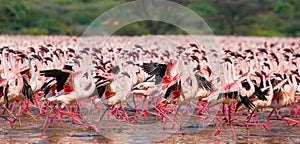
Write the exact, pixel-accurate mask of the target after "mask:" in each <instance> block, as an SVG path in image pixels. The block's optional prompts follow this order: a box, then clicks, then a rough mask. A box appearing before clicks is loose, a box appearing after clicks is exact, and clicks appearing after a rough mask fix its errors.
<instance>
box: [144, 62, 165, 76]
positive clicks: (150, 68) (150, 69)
mask: <svg viewBox="0 0 300 144" xmlns="http://www.w3.org/2000/svg"><path fill="white" fill-rule="evenodd" d="M141 67H142V69H143V70H144V71H145V72H146V73H148V74H149V75H155V76H159V77H164V75H165V73H166V70H167V65H165V64H160V63H143V65H142V66H141Z"/></svg>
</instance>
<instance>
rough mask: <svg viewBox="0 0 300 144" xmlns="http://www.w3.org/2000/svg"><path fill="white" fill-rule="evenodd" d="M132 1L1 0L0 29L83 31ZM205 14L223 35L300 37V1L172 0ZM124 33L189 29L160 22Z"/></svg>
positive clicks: (140, 24)
mask: <svg viewBox="0 0 300 144" xmlns="http://www.w3.org/2000/svg"><path fill="white" fill-rule="evenodd" d="M126 1H129V0H50V1H41V0H0V3H1V5H0V33H2V34H3V33H9V34H31V35H41V34H55V35H57V34H61V35H81V33H82V32H83V31H84V29H85V28H86V27H87V26H88V25H89V24H90V23H91V22H92V21H93V20H94V19H95V18H96V17H97V16H99V15H100V14H102V13H103V12H105V11H106V10H108V9H110V8H112V7H114V6H117V5H119V4H122V3H124V2H126ZM172 1H174V2H177V3H180V4H183V5H185V6H187V7H189V8H191V9H192V10H193V11H195V12H196V13H197V14H199V15H200V16H201V17H202V18H203V19H204V20H205V21H206V22H207V23H208V24H209V25H210V26H211V27H212V29H213V31H214V32H215V33H216V34H219V35H255V36H293V37H299V36H300V10H299V8H300V7H299V5H300V1H299V0H172ZM116 34H119V35H141V34H185V32H184V31H182V30H181V29H179V28H176V27H175V26H173V25H170V24H166V23H163V22H157V21H144V22H137V23H133V24H130V25H127V26H125V27H123V28H122V29H120V30H118V31H117V32H116Z"/></svg>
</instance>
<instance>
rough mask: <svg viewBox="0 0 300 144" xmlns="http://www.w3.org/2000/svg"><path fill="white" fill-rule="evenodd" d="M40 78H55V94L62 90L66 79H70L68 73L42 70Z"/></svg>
mask: <svg viewBox="0 0 300 144" xmlns="http://www.w3.org/2000/svg"><path fill="white" fill-rule="evenodd" d="M40 73H41V75H42V76H45V77H55V78H56V83H57V88H56V90H57V92H59V91H61V90H63V89H64V85H65V83H66V81H67V80H68V78H69V77H70V73H69V72H64V71H61V70H57V69H53V70H43V71H41V72H40Z"/></svg>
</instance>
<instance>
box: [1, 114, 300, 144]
mask: <svg viewBox="0 0 300 144" xmlns="http://www.w3.org/2000/svg"><path fill="white" fill-rule="evenodd" d="M268 112H269V111H265V112H260V113H258V115H259V117H263V116H266V115H267V114H268ZM284 114H285V113H282V115H283V116H284ZM43 122H44V117H40V118H38V119H37V121H35V120H33V119H32V118H31V117H27V116H22V117H21V118H20V121H16V122H15V125H14V127H13V128H10V126H9V123H8V122H7V121H4V120H1V123H0V125H1V126H0V135H1V136H0V140H1V142H2V143H38V144H43V143H124V142H126V143H236V142H238V143H300V128H298V127H295V126H294V127H291V126H288V125H287V124H286V123H285V122H284V121H279V120H274V121H271V131H270V132H266V131H265V130H264V129H263V127H250V132H251V135H250V136H249V137H248V135H247V129H246V127H245V126H244V125H242V124H237V123H234V128H235V132H236V133H237V139H236V140H234V139H233V137H232V133H231V130H230V128H229V126H227V125H224V126H221V130H222V131H221V133H220V134H219V135H218V136H214V134H215V132H216V128H215V126H214V125H213V124H210V125H208V126H207V127H205V128H204V129H202V128H200V127H199V126H197V123H199V119H196V118H191V119H190V120H189V123H188V124H186V125H185V126H183V130H180V131H177V132H174V131H171V132H170V131H168V130H166V129H165V130H164V129H162V123H161V122H159V121H157V120H156V119H155V118H153V117H152V118H151V116H150V117H148V118H145V119H144V120H143V121H140V122H139V123H136V124H134V125H133V126H134V127H135V128H136V129H137V130H134V129H133V128H131V127H130V126H129V125H128V124H126V123H124V122H120V121H119V120H114V119H111V120H110V121H109V122H107V121H106V122H103V123H101V126H100V133H96V132H94V131H93V130H86V129H85V128H84V127H81V126H78V125H74V124H72V122H71V119H70V118H68V117H64V118H63V122H62V123H61V122H59V121H54V122H53V123H52V124H51V125H50V127H49V129H48V130H47V132H46V133H45V135H44V136H43V137H41V132H42V125H43Z"/></svg>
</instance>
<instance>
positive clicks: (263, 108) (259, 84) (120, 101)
mask: <svg viewBox="0 0 300 144" xmlns="http://www.w3.org/2000/svg"><path fill="white" fill-rule="evenodd" d="M168 37H169V38H170V39H173V40H175V41H177V42H178V43H176V44H170V45H168V44H164V45H160V44H161V43H164V40H159V39H156V40H155V41H154V42H149V41H147V37H144V39H145V41H137V40H136V39H139V38H140V37H117V36H116V37H112V38H110V40H109V41H110V43H109V44H104V45H101V44H100V43H101V41H104V40H105V39H104V38H102V39H101V38H98V39H97V41H99V43H93V44H92V45H88V46H85V47H82V46H81V45H78V43H79V42H80V38H78V37H65V36H39V37H34V36H7V35H2V36H0V54H1V67H0V68H1V69H0V73H1V80H0V88H1V92H0V106H1V111H2V112H1V115H0V120H1V121H2V122H8V123H9V124H10V126H11V127H13V126H14V125H15V124H16V121H20V119H21V116H22V115H27V116H30V117H31V118H32V120H35V121H37V119H41V118H45V121H44V124H43V132H42V134H41V135H44V134H45V133H46V131H47V129H48V127H49V126H50V124H51V123H52V122H54V121H55V120H59V121H62V117H63V116H67V117H69V118H71V119H72V123H74V124H78V125H82V126H83V127H85V128H87V129H93V130H95V131H97V132H99V130H98V128H97V126H98V125H101V122H102V119H103V118H104V117H111V116H112V117H113V118H115V119H119V120H120V121H122V122H125V123H127V124H129V125H132V124H134V123H135V122H138V121H139V117H141V116H142V117H145V118H147V117H148V116H150V115H152V116H155V117H156V119H158V120H161V122H162V123H163V124H165V123H166V122H167V121H171V123H172V125H173V127H175V125H176V124H177V123H178V122H177V121H179V118H183V117H188V116H194V117H197V118H199V120H200V119H201V120H202V122H203V123H205V122H206V118H207V117H210V118H211V119H212V120H213V122H214V125H215V127H216V129H217V131H216V133H215V135H218V134H219V133H220V132H221V127H220V126H222V125H228V126H229V128H230V129H231V131H232V134H233V137H234V138H236V134H235V130H234V126H235V124H236V123H239V124H240V123H241V124H244V125H245V126H246V127H247V129H248V134H249V133H250V132H249V127H250V126H262V127H263V128H264V129H265V130H266V131H270V129H271V125H270V123H271V121H272V120H282V121H285V122H286V123H287V125H288V126H297V127H300V107H299V104H298V99H299V97H298V92H299V91H300V84H299V82H300V75H299V69H300V51H299V48H300V39H299V38H255V37H221V36H219V37H217V40H218V41H219V45H218V46H219V47H215V48H211V47H209V46H204V43H200V44H197V43H195V42H193V41H192V40H190V39H187V37H186V36H168ZM93 40H94V41H96V40H95V39H93ZM85 42H86V43H91V40H86V41H85ZM202 44H203V45H202ZM162 47H164V48H162ZM128 48H129V49H128ZM218 52H219V53H221V55H220V56H218V54H217V53H218ZM218 59H219V60H220V61H218ZM213 64H214V66H213ZM215 65H217V66H218V67H215ZM87 100H89V101H90V102H91V103H92V104H93V106H92V107H91V109H92V111H93V112H96V113H99V114H100V115H101V117H100V118H99V119H97V121H98V122H97V124H95V125H93V124H90V123H88V122H86V121H85V119H84V117H83V116H82V112H81V107H82V105H83V103H82V102H83V101H87ZM129 100H131V101H133V103H129V102H128V101H129ZM217 105H221V106H222V107H220V108H216V106H217ZM191 107H193V109H195V110H196V113H189V112H188V111H189V110H188V109H189V108H191ZM182 108H183V110H182ZM103 109H104V111H103ZM128 109H133V110H134V111H135V112H134V114H132V113H128ZM212 109H214V110H215V111H217V112H216V114H211V113H210V112H209V111H211V110H212ZM267 110H271V113H269V115H268V117H265V118H263V119H265V121H259V120H257V117H258V114H257V113H264V112H268V111H267ZM282 113H287V114H288V115H289V116H282ZM273 114H275V115H274V116H273ZM171 115H174V117H171ZM132 127H133V128H134V125H133V126H132Z"/></svg>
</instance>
